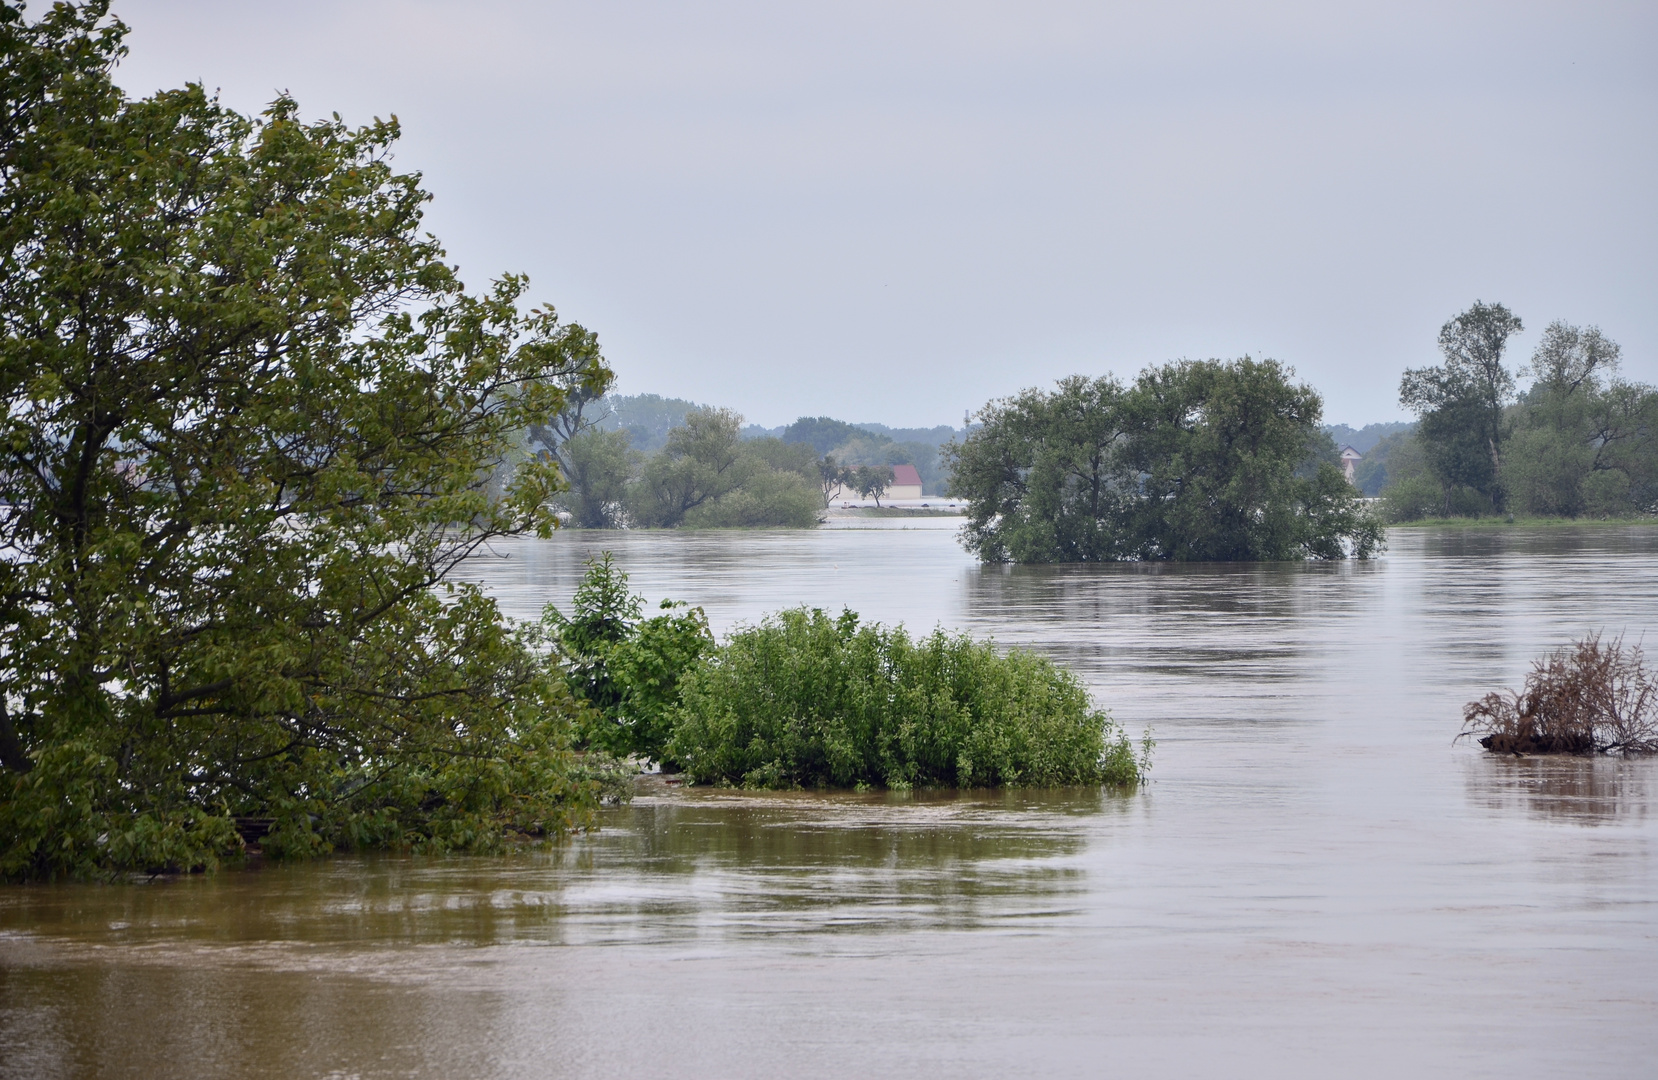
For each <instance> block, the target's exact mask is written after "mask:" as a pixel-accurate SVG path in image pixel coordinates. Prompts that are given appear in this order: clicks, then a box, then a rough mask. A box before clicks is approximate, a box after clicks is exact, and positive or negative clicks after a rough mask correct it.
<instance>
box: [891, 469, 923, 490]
mask: <svg viewBox="0 0 1658 1080" xmlns="http://www.w3.org/2000/svg"><path fill="white" fill-rule="evenodd" d="M910 485H914V486H915V487H920V486H921V474H920V473H918V472H916V471H915V466H914V465H894V466H893V467H892V486H893V487H908V486H910Z"/></svg>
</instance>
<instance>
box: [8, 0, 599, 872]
mask: <svg viewBox="0 0 1658 1080" xmlns="http://www.w3.org/2000/svg"><path fill="white" fill-rule="evenodd" d="M124 33H125V27H124V26H122V25H121V24H120V23H118V22H115V21H113V20H111V19H109V18H108V17H107V16H106V13H105V5H104V4H103V3H88V4H85V5H81V6H70V5H58V6H56V7H54V8H52V9H51V10H50V11H49V12H47V13H46V14H45V15H44V16H43V17H42V18H41V19H39V20H38V21H35V22H32V23H31V22H29V21H27V20H26V19H25V18H24V17H23V16H22V14H21V11H20V9H18V8H17V7H14V6H9V5H8V6H5V7H0V52H3V54H4V63H3V65H0V96H3V103H0V104H3V107H0V260H3V261H0V393H3V394H4V396H5V402H6V417H5V421H4V423H5V430H4V433H3V436H0V455H3V456H0V504H3V509H0V543H3V544H4V546H5V547H6V549H7V551H8V557H7V558H6V559H5V560H4V561H3V562H0V623H3V626H4V640H5V642H6V646H5V649H4V653H3V655H0V705H3V709H0V751H3V756H4V764H5V766H6V771H5V772H4V773H3V774H0V875H4V876H7V877H18V876H38V875H51V874H60V873H86V872H92V871H95V870H98V869H109V868H123V867H130V868H145V867H157V866H178V867H185V866H200V865H211V864H213V863H214V862H215V861H216V860H218V859H219V858H222V857H223V856H224V855H225V854H227V853H231V852H234V851H236V850H237V849H238V847H239V840H238V836H237V833H236V831H235V829H234V828H233V823H234V822H235V820H236V819H237V818H259V819H263V821H264V822H265V823H266V824H268V825H269V826H270V827H271V832H270V835H269V836H268V837H267V838H266V840H265V846H266V849H267V850H270V851H277V852H284V853H306V852H312V851H320V850H326V849H327V848H329V847H330V846H335V845H342V844H344V845H364V844H389V845H396V846H409V845H414V846H422V847H428V848H443V847H451V846H461V847H473V848H476V847H487V846H490V845H492V844H495V843H498V842H499V840H500V837H501V835H502V831H503V829H504V828H505V829H518V830H523V831H528V832H541V831H545V830H548V829H555V828H559V827H563V826H564V825H567V824H569V823H570V822H571V821H572V820H579V819H580V816H581V814H582V813H584V807H585V806H586V805H588V804H590V802H591V798H590V795H591V791H590V788H589V787H588V786H587V785H585V784H584V783H583V782H582V781H580V779H579V778H578V777H577V775H576V774H575V772H573V771H572V768H571V763H570V757H569V754H568V752H567V749H566V744H567V736H566V731H567V728H568V717H569V715H570V713H571V712H572V711H573V705H572V704H571V703H570V701H569V697H568V694H567V693H566V692H565V691H564V689H563V686H562V684H561V683H560V681H559V680H558V679H557V678H556V677H554V676H553V675H552V674H551V673H549V671H548V670H547V667H546V665H545V664H544V662H542V660H541V659H540V658H539V657H537V656H536V655H534V653H533V652H532V651H531V650H530V649H529V648H528V647H527V646H526V643H525V642H524V641H523V640H521V639H520V638H519V637H518V636H517V635H516V634H514V633H513V632H512V631H511V630H510V629H509V628H508V627H506V626H505V625H504V624H503V622H502V620H501V618H500V617H499V615H498V613H497V611H496V609H495V607H494V604H493V603H492V602H491V601H490V600H488V599H487V598H485V597H484V596H483V595H481V594H480V593H479V592H478V591H477V590H476V589H475V588H472V587H470V586H465V585H459V584H454V583H451V582H449V581H448V578H449V576H450V573H451V571H453V570H454V568H455V567H456V566H457V565H458V564H460V563H461V562H462V561H463V560H465V559H466V558H467V557H468V556H469V555H471V554H472V553H473V552H475V551H476V550H477V549H478V547H479V546H480V545H481V544H484V543H486V542H488V540H489V539H490V538H491V537H495V536H500V535H503V534H510V533H519V532H524V531H526V530H536V531H542V532H545V531H546V530H547V529H549V528H550V527H551V525H552V524H553V522H552V519H551V516H550V511H549V507H548V500H549V497H550V496H551V495H552V494H553V493H554V492H555V491H556V490H557V489H558V487H559V477H558V472H557V469H556V467H555V466H554V465H552V464H551V463H550V462H545V461H532V462H528V463H526V464H525V465H524V466H522V467H521V468H519V469H518V470H517V472H516V473H515V475H514V478H513V481H512V483H511V484H510V485H509V486H508V487H506V488H505V489H504V490H503V491H502V492H501V493H500V496H499V498H491V497H490V494H489V491H488V479H489V476H490V474H491V471H492V469H493V468H494V466H495V465H497V464H498V463H499V461H500V458H501V455H502V454H503V453H504V447H505V446H506V445H507V443H508V441H509V438H510V435H511V433H513V432H515V431H521V430H523V429H524V428H525V427H526V426H527V425H528V424H530V423H535V422H544V420H545V419H546V418H547V417H549V416H551V415H552V414H554V413H556V412H557V411H558V410H559V409H560V408H562V407H563V406H564V404H565V402H566V401H567V399H568V395H569V394H571V393H572V392H578V391H579V392H585V393H591V392H593V391H596V390H602V389H603V387H604V385H605V383H606V382H607V381H608V379H609V377H610V376H609V372H608V370H607V369H606V368H605V367H604V366H603V363H602V360H601V358H600V355H599V352H598V348H597V345H596V342H595V340H594V338H593V336H592V335H591V334H590V333H589V332H587V331H586V330H584V329H582V328H581V327H579V326H575V325H572V324H566V323H562V322H560V320H559V319H558V317H557V316H556V314H555V313H554V312H553V311H552V310H551V309H550V308H542V309H538V310H534V311H531V312H529V313H528V314H525V313H523V312H522V311H521V310H520V308H519V300H520V299H521V297H522V294H523V291H524V289H525V282H524V280H523V279H521V278H515V277H507V278H504V279H502V280H501V281H500V282H498V283H496V284H495V286H494V287H493V288H491V289H489V290H488V291H486V292H484V293H483V294H481V295H480V294H473V293H467V292H466V291H464V289H463V287H462V285H461V283H460V282H459V281H458V280H457V279H456V277H455V275H454V273H453V271H452V270H451V268H450V267H448V266H447V265H446V264H445V263H444V262H443V258H442V257H443V252H442V250H441V249H440V248H439V247H438V245H437V242H436V241H435V240H433V239H432V238H431V237H430V236H428V235H425V234H423V233H422V231H421V229H420V224H421V208H422V206H423V204H424V203H425V201H426V199H427V198H428V196H427V195H426V194H425V192H423V191H422V190H421V188H420V185H419V177H418V176H414V175H400V174H397V173H394V172H393V171H392V169H391V168H390V166H389V164H388V160H387V159H388V153H389V149H390V147H391V144H392V143H393V141H394V140H395V138H396V136H397V125H396V122H395V121H376V122H375V123H373V124H371V125H368V126H367V127H363V128H355V129H353V128H348V127H346V126H345V125H343V124H342V123H340V122H339V121H338V120H337V119H335V120H332V121H324V122H320V123H306V122H303V121H301V120H300V119H299V116H298V106H297V105H296V104H295V103H294V102H293V101H292V100H290V99H288V98H286V97H283V98H278V99H277V101H276V102H274V103H273V104H272V106H271V107H270V109H269V110H268V111H267V112H266V113H264V114H263V115H262V116H260V117H257V118H248V117H244V116H241V115H238V114H236V113H235V112H233V111H231V110H229V109H226V108H224V107H223V106H221V105H220V104H219V103H218V102H217V101H216V100H214V99H213V98H211V97H209V96H207V95H206V94H205V93H204V92H203V91H202V89H201V88H200V87H199V86H188V87H185V88H184V89H180V90H172V91H164V92H161V93H158V94H156V95H155V96H153V97H150V98H145V99H142V100H130V99H128V98H127V97H125V96H124V95H123V94H122V93H121V91H120V90H119V89H117V88H116V87H115V86H114V85H113V84H112V83H111V81H110V77H109V74H110V69H111V66H112V65H113V64H114V62H115V61H116V59H117V58H118V57H119V56H120V55H121V51H122V45H121V41H122V37H123V35H124Z"/></svg>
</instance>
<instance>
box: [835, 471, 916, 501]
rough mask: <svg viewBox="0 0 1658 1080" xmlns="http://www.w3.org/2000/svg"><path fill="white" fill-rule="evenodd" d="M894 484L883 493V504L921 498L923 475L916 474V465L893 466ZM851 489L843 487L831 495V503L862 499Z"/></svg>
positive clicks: (889, 485)
mask: <svg viewBox="0 0 1658 1080" xmlns="http://www.w3.org/2000/svg"><path fill="white" fill-rule="evenodd" d="M889 467H890V468H891V469H892V483H890V484H888V485H887V489H886V490H885V491H883V492H881V501H882V502H889V501H890V502H902V501H903V500H905V499H919V498H921V474H920V473H919V472H916V470H915V466H914V465H892V466H889ZM862 498H863V496H861V495H859V494H858V493H857V492H856V491H854V490H852V489H851V488H850V487H847V486H845V485H842V486H841V487H838V488H836V489H835V490H834V491H832V492H830V493H829V501H830V502H837V501H840V500H848V499H862Z"/></svg>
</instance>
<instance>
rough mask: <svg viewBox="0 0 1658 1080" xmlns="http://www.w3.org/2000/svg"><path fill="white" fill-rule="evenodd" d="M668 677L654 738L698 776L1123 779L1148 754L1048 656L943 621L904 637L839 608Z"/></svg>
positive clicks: (747, 636) (781, 624)
mask: <svg viewBox="0 0 1658 1080" xmlns="http://www.w3.org/2000/svg"><path fill="white" fill-rule="evenodd" d="M679 689H680V694H681V705H680V708H679V711H678V715H677V718H676V721H675V724H674V731H673V736H672V738H671V739H670V740H669V743H668V752H669V754H670V755H671V756H672V757H674V758H676V759H677V760H678V761H679V763H680V764H681V765H682V766H683V768H684V769H685V771H686V773H687V774H688V775H689V776H690V778H691V779H692V780H694V781H696V782H699V783H710V784H732V785H742V786H744V787H753V788H791V787H823V786H833V787H852V786H857V785H875V784H884V785H886V786H887V787H889V788H898V789H905V788H910V787H990V786H1031V787H1035V786H1053V785H1062V784H1097V783H1113V784H1120V785H1125V786H1131V785H1134V784H1136V783H1138V782H1139V780H1140V777H1141V772H1142V769H1143V767H1144V766H1145V764H1146V762H1145V759H1144V758H1142V759H1141V760H1139V761H1137V760H1136V758H1135V754H1134V750H1133V747H1132V746H1131V744H1130V742H1129V740H1128V737H1127V736H1126V735H1125V734H1124V733H1123V732H1122V730H1121V728H1119V727H1117V725H1116V724H1115V723H1113V721H1112V720H1111V718H1110V717H1109V716H1108V715H1107V714H1106V713H1104V712H1102V711H1099V710H1096V709H1093V708H1091V707H1090V705H1089V701H1088V694H1087V692H1086V691H1085V690H1084V689H1083V686H1082V683H1081V681H1080V680H1078V679H1077V677H1076V676H1075V675H1073V674H1071V673H1069V672H1067V671H1064V670H1063V669H1061V668H1058V667H1055V666H1054V665H1053V664H1052V663H1051V662H1049V661H1048V660H1046V659H1043V658H1042V657H1040V656H1037V655H1035V654H1033V653H1029V652H1024V651H1021V650H1014V651H1012V652H1009V653H1007V654H1005V655H1003V654H1000V653H998V652H997V651H996V650H995V648H994V647H992V645H991V644H990V643H988V642H981V641H974V640H973V639H972V638H970V637H967V636H966V635H950V634H946V633H944V632H943V631H941V630H940V631H934V632H933V633H932V634H931V635H929V636H927V637H925V638H922V639H921V640H919V641H915V640H912V639H911V638H910V636H909V635H908V634H907V633H905V631H904V629H903V628H902V627H898V628H893V629H888V628H885V627H882V626H879V625H870V626H859V625H858V616H857V615H856V614H854V613H853V612H850V611H847V612H843V613H842V614H841V616H840V617H839V618H833V619H832V618H830V617H829V616H828V615H826V614H824V612H823V611H822V610H819V609H812V610H807V609H806V608H796V609H793V610H789V611H784V612H780V613H779V614H776V615H773V616H771V617H769V618H767V619H766V620H765V621H764V622H762V623H761V624H760V625H759V626H755V627H750V628H748V629H744V630H740V631H738V632H737V633H735V634H733V635H732V636H731V637H730V638H729V639H728V640H727V642H726V643H725V644H724V645H722V646H720V647H719V648H718V649H717V650H715V651H714V652H713V653H712V654H711V655H710V656H709V657H708V658H707V659H705V660H704V661H703V662H702V663H701V664H700V665H699V666H698V667H697V668H696V669H694V670H692V671H691V672H690V673H689V674H687V675H686V676H685V678H684V680H683V681H682V682H681V683H680V687H679ZM1149 749H1150V743H1149V741H1148V742H1147V744H1146V750H1147V752H1148V753H1149Z"/></svg>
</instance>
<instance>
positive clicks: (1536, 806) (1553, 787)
mask: <svg viewBox="0 0 1658 1080" xmlns="http://www.w3.org/2000/svg"><path fill="white" fill-rule="evenodd" d="M1652 764H1653V763H1652V762H1651V760H1649V759H1642V758H1621V757H1610V756H1604V755H1596V756H1592V757H1498V756H1495V755H1490V754H1482V755H1480V756H1478V757H1477V758H1474V759H1472V760H1470V761H1469V762H1468V765H1467V782H1468V792H1469V797H1470V799H1471V800H1472V801H1474V802H1476V803H1478V804H1480V805H1482V806H1484V807H1485V808H1486V809H1487V810H1490V811H1492V812H1495V813H1498V814H1503V815H1508V814H1513V813H1514V812H1515V811H1516V810H1518V809H1523V810H1525V811H1528V812H1530V813H1533V814H1536V815H1538V816H1539V817H1542V818H1546V819H1551V820H1556V821H1565V822H1570V823H1572V824H1578V825H1607V824H1611V823H1613V822H1615V821H1619V820H1627V821H1644V820H1645V819H1646V817H1647V813H1648V810H1649V808H1650V806H1651V803H1652V794H1651V789H1650V784H1651V782H1652V779H1653V772H1654V770H1653V768H1652Z"/></svg>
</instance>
